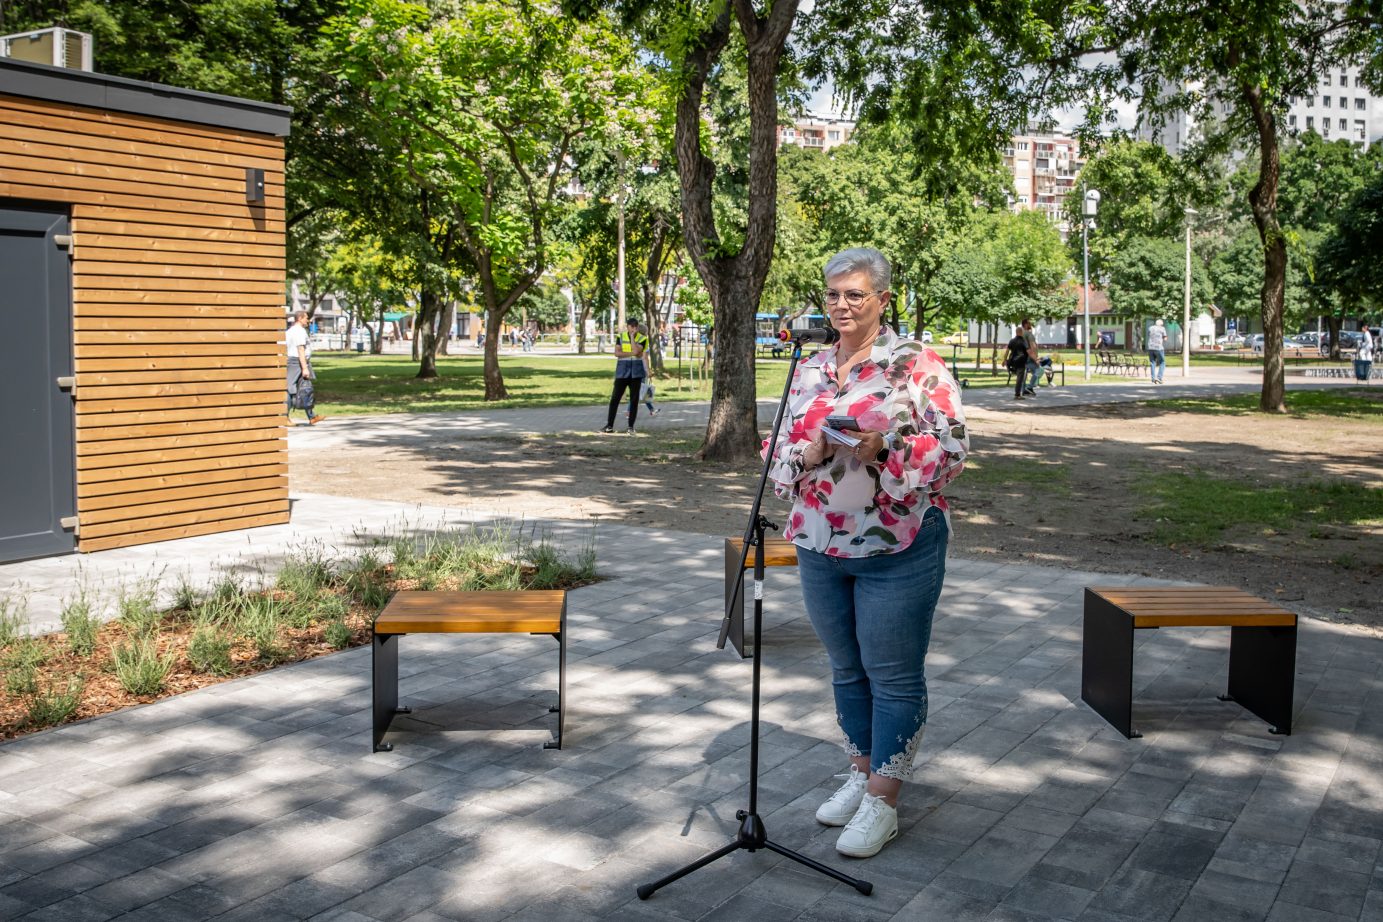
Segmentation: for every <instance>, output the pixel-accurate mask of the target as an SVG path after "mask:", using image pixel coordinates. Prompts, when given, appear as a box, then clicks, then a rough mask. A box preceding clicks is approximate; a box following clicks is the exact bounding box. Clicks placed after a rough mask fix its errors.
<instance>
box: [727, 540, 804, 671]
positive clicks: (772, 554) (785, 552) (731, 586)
mask: <svg viewBox="0 0 1383 922" xmlns="http://www.w3.org/2000/svg"><path fill="white" fill-rule="evenodd" d="M742 553H744V539H743V538H726V539H725V604H726V606H727V607H728V608H729V610H730V633H729V635H728V637H729V639H730V644H731V645H732V646H733V647H734V648H735V651H736V652H737V653H739V655H740V656H741V657H745V658H748V657H750V656H753V655H754V648H753V647H751V646H749V645H748V644H747V643H746V642H745V639H744V610H745V608H746V607H747V606H746V601H745V598H744V592H743V586H744V584H743V583H742V582H740V581H739V579H738V576H739V574H738V573H736V572H735V568H736V567H737V566H739V562H740V555H741V554H742ZM764 566H765V567H795V566H797V545H795V544H793V543H792V542H791V541H789V540H787V539H786V538H765V539H764ZM744 568H745V569H746V570H753V569H754V552H753V550H752V549H751V550H750V552H749V557H748V559H747V560H745V562H744ZM749 578H750V577H746V579H749ZM737 590H738V591H737ZM731 593H734V600H733V601H732V600H731V598H730V595H731Z"/></svg>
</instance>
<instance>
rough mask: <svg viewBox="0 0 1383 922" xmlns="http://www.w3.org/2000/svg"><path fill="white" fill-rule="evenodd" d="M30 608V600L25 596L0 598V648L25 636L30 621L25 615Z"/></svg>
mask: <svg viewBox="0 0 1383 922" xmlns="http://www.w3.org/2000/svg"><path fill="white" fill-rule="evenodd" d="M28 607H29V604H28V599H25V598H24V597H23V596H0V648H4V647H8V646H9V645H10V644H12V643H14V642H15V640H17V639H19V638H20V637H22V636H24V629H25V626H26V625H27V624H28V621H29V619H28V618H26V617H25V615H24V613H25V611H26V610H27V609H28Z"/></svg>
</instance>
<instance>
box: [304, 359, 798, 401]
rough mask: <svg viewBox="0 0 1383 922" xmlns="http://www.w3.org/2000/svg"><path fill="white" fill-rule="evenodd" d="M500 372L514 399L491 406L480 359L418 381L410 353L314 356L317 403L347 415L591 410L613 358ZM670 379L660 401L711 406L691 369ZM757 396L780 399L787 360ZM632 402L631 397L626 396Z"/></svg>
mask: <svg viewBox="0 0 1383 922" xmlns="http://www.w3.org/2000/svg"><path fill="white" fill-rule="evenodd" d="M499 361H500V369H501V371H502V372H503V373H504V385H505V387H507V388H508V389H509V393H510V395H511V396H510V398H509V399H508V400H499V401H493V402H486V400H485V379H484V371H483V365H482V358H481V356H479V355H460V356H441V357H439V358H438V360H437V371H438V372H439V373H440V375H441V377H439V378H435V379H433V380H431V381H422V380H419V379H418V378H417V377H416V375H417V373H418V363H417V362H415V361H413V360H412V359H411V358H409V357H408V356H405V355H359V354H355V353H341V352H338V353H331V352H320V353H317V354H316V355H314V356H313V358H312V364H313V366H314V368H315V369H316V371H317V377H318V380H317V403H318V405H319V406H320V407H321V408H322V410H323V411H324V412H326V413H329V414H331V415H333V416H347V415H353V414H367V413H371V414H372V413H441V412H449V411H457V410H478V409H482V408H490V409H500V408H507V407H558V406H589V405H591V404H601V403H605V402H607V401H608V400H609V399H610V386H611V383H612V382H613V380H614V372H615V360H614V359H613V358H612V357H611V356H608V355H605V356H544V355H538V354H535V353H528V354H524V353H517V354H512V355H501V356H500V360H499ZM668 365H669V370H670V371H671V374H669V375H667V376H665V377H662V378H657V379H655V382H654V384H655V386H656V388H657V398H656V402H657V403H664V402H669V401H679V400H709V399H710V397H711V385H710V382H709V381H706V380H705V379H700V378H699V379H698V380H697V383H696V387H692V383H691V381H690V379H689V378H688V377H687V374H688V369H687V366H686V365H685V364H684V365H683V366H682V371H683V378H682V381H681V382H680V387H679V382H678V380H677V375H676V371H677V362H676V360H675V359H673V360H671V361H669V363H668ZM756 368H757V372H758V382H757V383H758V394H759V396H760V397H777V396H778V395H779V394H781V393H782V389H783V375H784V374H785V373H786V371H787V360H786V359H784V360H780V361H771V360H763V359H761V360H759V362H758V363H757V366H756ZM626 399H627V398H626Z"/></svg>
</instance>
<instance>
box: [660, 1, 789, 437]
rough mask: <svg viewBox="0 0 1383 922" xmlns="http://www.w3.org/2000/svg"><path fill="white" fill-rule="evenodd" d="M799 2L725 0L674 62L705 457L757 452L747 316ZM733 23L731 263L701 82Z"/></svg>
mask: <svg viewBox="0 0 1383 922" xmlns="http://www.w3.org/2000/svg"><path fill="white" fill-rule="evenodd" d="M799 2H800V0H773V2H772V3H771V4H769V5H768V6H767V7H766V12H765V14H764V15H762V16H760V15H759V14H758V13H757V12H756V8H755V5H754V3H753V2H752V0H730V2H729V3H727V4H726V6H725V8H724V9H722V11H721V12H720V15H718V16H717V17H716V18H715V19H714V20H713V21H712V22H711V23H710V24H708V25H707V26H706V27H705V29H704V30H703V32H702V33H701V35H700V36H699V40H698V41H695V42H692V43H691V44H690V46H689V48H690V50H689V51H688V52H687V56H686V59H685V60H684V61H683V62H681V63H682V65H683V69H684V74H685V80H684V83H683V85H682V93H681V96H680V97H679V98H678V100H677V124H676V128H675V132H674V149H675V151H676V155H677V176H678V181H679V185H680V193H681V205H682V226H683V239H684V241H685V245H686V248H687V253H688V255H689V256H690V257H691V260H692V264H693V265H695V266H696V271H697V272H698V273H699V274H700V276H701V279H702V281H703V282H705V285H706V291H707V293H708V294H709V295H710V299H711V305H712V308H713V316H714V322H713V326H714V329H715V356H714V376H715V382H714V384H713V386H712V389H711V412H710V418H709V420H708V421H707V423H706V441H705V443H704V444H703V445H702V447H701V452H700V454H701V456H702V457H703V458H707V459H710V460H716V461H739V460H748V459H750V458H755V457H757V456H758V453H759V444H760V442H759V429H758V409H757V405H756V403H755V390H754V387H755V381H754V313H755V311H756V310H757V309H758V305H759V297H760V295H761V294H762V293H763V285H764V279H765V278H766V277H767V275H768V269H769V265H770V264H771V262H772V259H773V239H774V234H775V231H776V223H777V186H778V179H777V169H778V137H777V135H778V93H777V73H778V65H779V62H780V60H781V58H782V54H783V49H784V47H785V45H786V42H787V37H788V32H789V30H790V28H791V26H792V21H793V19H794V18H795V16H796V14H797V7H798V3H799ZM732 16H733V18H734V20H735V21H737V22H738V23H739V27H740V31H741V32H742V33H743V35H744V42H745V48H746V50H747V54H748V97H749V190H748V204H747V212H748V215H747V220H746V226H745V233H744V242H743V244H742V245H741V246H740V249H739V252H738V253H736V254H734V255H733V256H729V255H723V253H722V251H723V243H722V240H721V238H720V234H719V232H718V230H717V228H716V224H715V216H714V208H713V198H714V193H715V164H714V163H712V161H711V160H710V158H709V157H707V156H706V154H705V152H704V151H703V149H702V146H701V120H702V114H703V113H702V99H703V96H704V93H705V89H706V80H707V76H708V75H709V74H710V73H711V72H712V70H713V69H714V67H715V64H716V62H717V61H718V59H719V57H720V54H721V53H722V52H723V51H724V49H725V47H726V45H727V43H728V42H729V38H730V28H731V17H732ZM713 254H714V255H713Z"/></svg>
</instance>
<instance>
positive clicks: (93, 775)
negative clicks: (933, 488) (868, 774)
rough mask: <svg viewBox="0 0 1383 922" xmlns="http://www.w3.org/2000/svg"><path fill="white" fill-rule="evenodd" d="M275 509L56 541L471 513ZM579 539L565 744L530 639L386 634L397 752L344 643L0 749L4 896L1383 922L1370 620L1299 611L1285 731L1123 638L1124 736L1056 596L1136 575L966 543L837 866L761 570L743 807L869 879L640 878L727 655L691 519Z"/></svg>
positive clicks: (711, 824)
mask: <svg viewBox="0 0 1383 922" xmlns="http://www.w3.org/2000/svg"><path fill="white" fill-rule="evenodd" d="M294 518H295V526H298V527H300V528H302V529H305V530H304V531H302V532H300V533H297V534H290V533H288V532H283V533H280V534H277V535H275V536H271V535H270V534H269V533H270V532H273V531H275V530H274V529H259V530H256V531H255V532H253V533H245V535H244V536H243V539H244V540H245V542H246V543H245V545H244V549H245V554H244V555H242V556H241V557H240V558H239V559H238V561H237V560H231V559H230V558H228V557H223V556H222V555H224V554H225V553H226V552H225V550H224V547H225V545H226V538H225V536H211V537H210V538H207V539H202V538H196V539H188V540H187V541H180V542H170V543H169V544H166V545H155V546H152V547H153V548H156V549H158V550H157V551H156V552H155V551H151V550H149V549H142V552H143V553H145V554H154V555H155V556H152V557H140V556H138V555H137V554H136V553H135V551H139V550H141V549H132V550H130V551H122V552H110V553H111V554H112V555H115V554H118V555H119V556H118V557H116V556H112V557H110V558H107V557H106V556H105V555H90V556H89V557H87V558H85V559H84V564H85V566H86V567H87V568H95V569H99V570H100V571H101V573H102V575H104V576H109V577H110V578H112V579H114V578H116V577H117V575H118V574H119V572H121V570H122V568H133V569H134V570H135V571H138V570H141V569H143V568H146V567H149V566H155V565H159V562H161V561H180V562H181V563H182V564H184V565H186V566H187V567H188V568H190V571H191V572H194V573H204V572H207V571H210V570H212V569H215V568H216V567H219V566H223V565H229V566H236V567H248V568H250V569H253V568H254V567H256V566H261V565H267V564H269V563H271V562H272V559H273V557H274V555H275V554H277V553H281V552H282V549H283V548H285V547H292V546H294V545H295V544H297V543H300V542H301V541H303V540H323V541H335V542H337V543H338V544H339V546H341V548H342V550H347V549H348V548H349V546H350V545H351V543H352V542H358V541H361V540H366V539H365V538H364V537H363V536H364V534H365V533H367V532H369V531H370V530H371V529H373V528H376V527H386V528H391V529H393V530H395V531H398V530H400V529H407V528H412V527H426V526H427V525H429V524H433V523H441V522H448V523H460V522H463V521H468V520H475V519H478V518H481V516H479V515H477V514H467V513H465V512H463V511H459V510H455V509H444V508H435V509H430V508H417V507H412V508H409V507H403V506H397V505H393V504H386V503H375V502H365V501H354V500H345V499H338V498H330V497H315V496H301V497H297V498H296V500H295V516H294ZM308 523H317V524H316V525H315V526H314V527H313V528H308V527H307V526H308ZM390 523H393V524H392V525H391V524H390ZM542 524H543V526H544V527H546V528H548V529H549V530H550V532H551V534H552V535H553V537H554V538H555V539H556V540H558V541H560V542H564V543H571V544H572V545H573V546H579V545H580V544H581V543H582V542H584V541H586V540H588V537H589V536H588V529H589V526H586V525H583V524H581V523H570V522H551V523H542ZM357 526H358V529H357ZM333 536H334V537H333ZM598 540H599V555H600V569H601V571H602V572H603V573H604V574H605V575H606V576H608V577H609V578H608V579H607V580H606V581H604V582H601V583H599V584H597V585H593V586H589V587H586V588H584V589H580V590H576V591H574V592H573V593H572V594H571V613H570V625H569V630H570V641H569V644H570V646H569V664H568V665H569V680H570V687H569V692H568V707H569V713H568V716H567V740H566V743H567V745H566V748H565V749H564V750H563V751H561V752H556V751H544V750H543V749H542V748H541V743H542V741H543V740H544V739H546V738H547V737H548V735H549V732H550V731H551V729H552V720H553V719H552V717H551V716H550V715H548V714H547V713H546V706H547V705H548V704H549V703H550V702H551V699H552V697H553V695H554V689H555V685H556V656H555V652H554V650H553V643H552V641H551V640H550V639H549V638H527V637H507V636H506V637H486V636H476V637H410V638H408V639H407V640H406V641H404V646H403V654H402V660H401V666H402V670H403V674H404V679H403V682H402V694H403V698H404V701H405V702H406V703H408V704H411V705H412V706H413V707H414V714H413V716H412V719H411V720H410V721H408V722H407V723H401V724H400V725H399V726H400V727H401V732H396V733H394V734H392V735H391V740H392V741H393V742H395V743H396V745H397V749H396V751H394V752H392V753H379V754H374V753H371V752H370V714H369V706H370V664H369V653H368V650H366V649H356V650H351V651H347V652H344V653H340V654H335V655H332V656H327V657H324V658H321V659H318V660H314V661H311V662H308V663H303V664H299V665H296V666H291V667H287V668H281V669H278V670H275V671H272V672H268V673H264V674H262V675H259V676H255V677H252V678H247V679H242V680H237V681H233V682H227V683H224V684H221V685H217V686H213V687H210V688H206V689H203V690H200V691H197V692H193V693H189V694H186V695H182V696H180V697H177V698H171V699H167V700H164V701H161V702H158V703H156V704H152V705H148V706H145V707H141V708H136V709H132V710H127V711H124V712H120V713H117V714H112V715H109V716H107V717H102V718H97V719H93V720H89V721H86V722H83V723H80V724H74V725H70V726H66V727H62V728H59V729H56V730H52V731H48V732H44V733H39V734H35V735H32V736H29V737H26V738H22V739H20V740H16V741H12V742H9V743H5V744H0V829H3V835H0V919H6V920H10V919H33V920H38V919H58V920H66V919H74V920H75V919H92V920H99V919H110V918H127V919H151V920H153V919H171V920H200V919H208V918H218V919H228V920H257V922H258V920H271V922H272V920H279V919H307V918H314V919H321V920H341V922H369V920H402V919H408V920H415V922H439V920H456V922H484V920H501V919H502V920H520V922H522V920H570V922H585V920H595V919H603V920H648V919H661V920H674V919H679V920H693V919H723V920H755V922H769V920H780V919H781V920H817V922H840V920H885V919H894V920H900V922H902V920H907V922H912V920H937V922H965V920H978V919H986V920H995V922H997V920H1026V922H1033V920H1082V922H1113V920H1130V919H1143V920H1179V922H1197V920H1215V922H1221V920H1241V919H1268V920H1272V922H1287V920H1296V919H1303V920H1345V919H1349V920H1356V922H1361V920H1366V919H1379V918H1383V860H1381V859H1380V840H1383V780H1380V766H1383V673H1381V672H1380V669H1381V668H1383V667H1381V666H1380V664H1383V641H1380V640H1378V639H1374V638H1370V637H1367V636H1364V635H1362V634H1359V633H1356V632H1352V631H1350V630H1349V629H1347V628H1344V627H1340V626H1335V625H1330V624H1324V623H1319V622H1312V621H1303V624H1302V630H1301V638H1300V647H1299V651H1298V657H1297V685H1296V709H1297V714H1296V718H1295V723H1294V732H1293V735H1292V736H1290V737H1276V736H1272V735H1270V734H1269V733H1268V728H1267V726H1266V725H1265V724H1263V723H1262V722H1261V721H1259V720H1257V719H1256V718H1254V717H1253V716H1252V715H1249V714H1247V713H1246V712H1244V711H1242V710H1241V709H1240V708H1239V707H1237V706H1236V705H1234V704H1228V703H1223V702H1220V701H1217V700H1216V698H1215V694H1216V693H1218V692H1220V691H1222V690H1223V687H1224V681H1225V678H1224V677H1225V672H1226V665H1227V648H1228V636H1227V631H1222V630H1167V631H1152V632H1145V633H1143V634H1142V635H1141V636H1140V637H1139V647H1138V652H1137V655H1136V657H1135V664H1136V675H1135V689H1136V698H1135V720H1136V723H1137V725H1138V727H1139V729H1141V730H1142V731H1143V733H1144V734H1145V735H1144V737H1143V738H1142V739H1138V740H1125V739H1124V738H1123V737H1121V736H1120V735H1119V734H1117V733H1116V732H1115V731H1114V730H1113V729H1112V728H1111V727H1110V726H1109V725H1108V724H1106V723H1105V722H1104V721H1103V720H1102V719H1101V718H1100V717H1098V716H1097V715H1095V714H1094V713H1093V712H1092V711H1090V710H1089V708H1087V707H1086V706H1085V705H1083V704H1081V703H1080V701H1079V681H1080V649H1081V593H1082V590H1083V587H1084V586H1086V585H1089V584H1102V585H1110V584H1120V583H1144V584H1146V583H1151V582H1152V581H1150V580H1145V579H1123V580H1121V579H1117V578H1111V577H1110V576H1108V575H1105V574H1100V575H1095V574H1088V573H1081V572H1078V571H1070V570H1056V569H1049V568H1042V567H1034V566H1024V565H1014V564H1006V563H1005V564H999V563H996V562H991V561H979V560H965V559H952V561H951V562H950V571H949V574H948V578H947V583H946V589H945V592H944V594H943V596H942V600H941V603H940V606H939V609H938V620H937V623H936V628H935V632H934V635H933V642H932V651H931V655H930V656H929V658H928V676H929V687H930V694H931V717H930V722H929V728H928V734H927V737H926V739H925V741H924V743H923V746H922V751H923V755H922V762H921V765H920V768H919V771H918V773H917V776H916V777H915V779H914V783H912V784H911V785H909V786H908V787H907V788H905V793H904V800H903V806H902V809H901V811H900V818H901V821H902V825H903V827H904V829H903V834H902V836H901V837H900V838H899V839H898V841H896V842H895V843H893V844H892V845H890V846H889V847H888V848H886V849H885V850H884V851H883V852H882V853H881V854H880V855H879V856H877V857H876V858H873V859H870V860H868V861H862V862H861V861H848V860H847V859H844V858H840V857H839V856H837V855H836V854H835V853H834V851H833V848H832V845H833V842H834V838H835V834H836V832H835V831H834V830H827V829H825V828H824V827H821V826H819V825H817V824H816V822H815V821H814V819H813V817H812V813H813V811H814V809H815V807H816V806H817V804H818V803H819V802H820V801H821V799H823V798H824V797H825V796H827V795H828V794H829V792H830V791H831V790H832V789H833V788H834V786H835V785H836V784H838V782H836V781H834V780H833V779H832V777H831V776H832V774H833V773H834V772H838V771H841V770H843V769H844V767H845V760H844V758H843V756H842V754H841V752H840V750H839V748H838V746H837V745H836V743H835V740H836V738H837V733H836V729H835V727H834V721H833V708H832V706H831V703H830V684H829V666H828V664H827V662H826V659H825V655H824V653H823V651H822V650H821V648H820V646H819V644H818V642H817V641H816V639H815V637H814V636H813V635H812V632H811V630H810V627H809V626H808V624H807V623H806V620H805V617H804V615H803V614H802V605H801V595H800V591H799V590H798V588H797V586H796V579H795V574H794V573H792V572H791V571H783V570H779V571H774V572H771V573H770V576H769V581H768V588H767V593H766V595H767V604H766V611H767V623H768V628H767V632H766V635H765V663H764V678H763V683H764V692H765V701H764V709H763V719H764V727H763V734H762V740H763V750H762V758H761V761H762V784H761V787H760V791H759V795H760V813H761V814H762V815H763V816H764V819H765V823H766V825H767V828H768V830H769V832H770V835H771V836H772V837H773V839H774V840H775V841H776V842H778V843H780V844H782V845H784V846H786V847H788V848H793V849H797V850H799V851H803V852H805V853H806V854H808V855H810V856H812V857H815V858H818V859H821V860H824V861H827V862H829V863H831V864H834V865H836V866H839V867H842V868H844V869H846V870H847V871H848V872H849V873H853V874H857V875H859V876H862V877H865V878H866V879H869V880H871V881H873V882H874V884H875V892H874V894H873V895H872V896H870V897H863V896H860V895H859V894H857V893H855V892H854V891H853V890H851V889H849V888H846V887H844V886H841V885H836V884H834V883H833V882H832V881H830V880H829V879H827V878H824V877H821V876H819V875H816V874H814V873H812V872H810V871H807V870H805V869H803V868H800V867H798V866H796V865H794V864H792V863H791V862H787V861H786V860H785V859H782V858H780V857H778V856H776V855H774V854H772V853H766V852H757V853H753V854H749V853H745V852H739V853H737V854H735V855H734V857H733V858H728V859H725V860H722V861H720V862H717V863H716V864H714V865H712V866H710V867H708V868H706V869H704V870H701V871H699V872H697V873H696V874H694V875H693V876H691V877H689V878H687V879H685V880H683V881H680V882H678V883H676V884H673V885H671V886H669V887H668V888H666V889H665V890H663V891H661V892H659V893H658V894H656V895H655V896H654V897H653V898H652V899H650V900H649V901H647V902H640V901H639V900H638V899H637V898H636V896H635V894H634V887H635V886H636V885H637V884H639V883H643V882H647V881H650V880H652V879H654V878H656V877H658V876H660V875H662V874H664V873H666V872H668V871H671V870H672V869H674V868H676V867H677V866H679V865H681V864H683V863H685V862H687V861H689V860H691V859H693V858H694V857H696V856H698V855H700V854H701V853H703V852H704V851H706V850H708V849H710V848H713V847H716V846H719V845H721V844H723V843H724V842H726V841H728V839H729V838H730V837H731V836H733V834H734V830H735V827H736V820H735V816H734V813H735V810H736V809H739V808H742V807H743V806H744V805H745V798H746V767H747V744H748V731H747V726H748V689H749V672H750V670H749V664H748V662H747V661H742V660H740V659H738V658H737V657H736V656H734V655H733V654H732V653H731V652H729V651H717V650H715V649H714V638H715V634H716V631H717V629H718V627H719V623H720V608H721V592H722V588H721V581H722V574H721V560H720V546H719V545H720V541H719V539H718V538H716V537H711V536H698V535H688V534H681V533H675V532H667V531H657V530H648V529H636V528H631V527H626V526H615V525H601V526H600V528H599V539H598ZM202 542H205V543H202ZM56 560H60V561H62V560H66V561H71V560H73V558H56ZM108 561H109V562H108ZM44 563H45V564H48V562H44ZM22 566H26V567H32V566H34V565H32V564H26V565H22ZM107 567H109V570H107ZM5 570H6V571H10V575H13V569H12V567H7V568H5ZM88 572H94V570H91V569H89V570H88ZM50 577H51V579H52V580H53V582H52V584H51V586H50V587H49V588H47V589H44V590H42V591H41V592H40V591H39V590H38V589H37V588H35V589H34V593H35V597H37V596H39V595H44V594H46V593H49V592H52V591H53V589H54V588H61V576H60V575H58V574H57V573H56V571H54V572H52V573H50ZM1013 585H1022V586H1023V587H1024V590H1023V593H1022V594H1021V595H1016V594H1015V593H1013V592H1012V591H1011V590H1010V588H1009V587H1011V586H1013Z"/></svg>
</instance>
